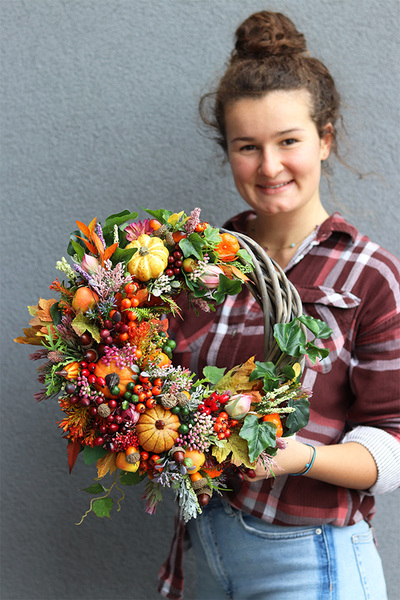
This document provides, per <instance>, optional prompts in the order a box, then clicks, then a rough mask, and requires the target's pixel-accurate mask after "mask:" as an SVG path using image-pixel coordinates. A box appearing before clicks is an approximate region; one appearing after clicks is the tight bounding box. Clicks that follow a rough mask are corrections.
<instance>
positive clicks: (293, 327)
mask: <svg viewBox="0 0 400 600" xmlns="http://www.w3.org/2000/svg"><path fill="white" fill-rule="evenodd" d="M274 338H275V339H276V341H277V343H278V346H279V348H280V349H281V350H282V352H285V353H286V354H288V355H289V356H301V355H302V354H305V353H306V341H307V340H306V336H305V334H304V332H303V331H302V330H301V329H300V325H299V324H298V322H297V319H293V321H291V322H290V323H276V324H275V325H274Z"/></svg>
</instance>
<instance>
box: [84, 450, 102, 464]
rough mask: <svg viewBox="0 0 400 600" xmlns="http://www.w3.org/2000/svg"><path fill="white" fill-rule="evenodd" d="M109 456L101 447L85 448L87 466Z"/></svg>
mask: <svg viewBox="0 0 400 600" xmlns="http://www.w3.org/2000/svg"><path fill="white" fill-rule="evenodd" d="M106 454H107V450H105V449H104V448H102V447H101V446H93V447H91V446H85V447H84V448H83V460H84V463H85V465H91V464H93V463H95V462H97V461H98V460H99V458H102V457H103V456H105V455H106Z"/></svg>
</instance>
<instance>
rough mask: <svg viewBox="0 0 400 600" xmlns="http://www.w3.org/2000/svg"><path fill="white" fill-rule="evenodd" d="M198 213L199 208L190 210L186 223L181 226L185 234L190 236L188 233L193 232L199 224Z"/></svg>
mask: <svg viewBox="0 0 400 600" xmlns="http://www.w3.org/2000/svg"><path fill="white" fill-rule="evenodd" d="M200 212H201V209H200V208H195V209H193V210H192V212H191V213H190V215H189V218H188V220H187V221H186V223H185V224H184V226H183V228H184V230H185V231H186V233H189V234H190V233H194V232H195V230H196V227H197V225H198V224H199V223H200Z"/></svg>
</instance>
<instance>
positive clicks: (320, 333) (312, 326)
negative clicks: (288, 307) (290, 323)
mask: <svg viewBox="0 0 400 600" xmlns="http://www.w3.org/2000/svg"><path fill="white" fill-rule="evenodd" d="M297 319H298V320H299V321H300V323H303V325H305V326H306V327H307V329H309V330H310V331H311V332H312V333H313V334H314V335H315V337H316V338H318V339H320V340H325V339H326V338H328V337H330V336H331V335H332V333H333V331H332V329H331V328H330V327H329V326H328V325H327V324H326V323H325V321H321V320H320V319H314V317H309V316H308V315H301V316H300V317H297Z"/></svg>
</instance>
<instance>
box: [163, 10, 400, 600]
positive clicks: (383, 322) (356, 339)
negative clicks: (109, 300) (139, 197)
mask: <svg viewBox="0 0 400 600" xmlns="http://www.w3.org/2000/svg"><path fill="white" fill-rule="evenodd" d="M210 98H211V96H210V95H209V96H207V98H205V99H203V101H202V103H201V109H202V113H203V115H204V114H205V108H206V105H207V102H209V100H210ZM212 98H213V107H212V113H213V114H212V117H211V118H208V117H207V119H206V120H207V122H208V123H209V124H210V125H211V126H213V127H214V128H215V130H216V131H217V134H218V142H219V143H220V145H221V146H222V148H223V149H224V150H225V152H226V155H227V158H228V160H229V163H230V166H231V169H232V174H233V177H234V181H235V184H236V187H237V189H238V192H239V193H240V195H241V196H242V198H243V199H244V201H245V202H246V204H247V205H248V207H249V209H248V210H247V211H245V212H243V213H241V214H239V215H237V216H235V217H233V218H231V219H230V221H229V222H228V223H227V225H226V226H227V227H228V228H229V229H231V230H233V231H240V232H244V233H246V234H247V235H249V236H251V237H252V238H253V239H254V240H256V241H257V242H258V243H259V244H260V246H262V247H263V248H265V250H266V251H267V253H268V255H269V256H270V257H271V258H272V259H274V260H275V261H276V262H277V263H278V264H280V265H281V267H283V268H284V270H285V272H286V275H287V277H288V278H289V279H290V280H291V281H292V282H293V284H294V285H295V286H296V288H297V289H298V291H299V293H300V296H301V299H302V302H303V307H304V312H305V313H307V314H309V315H312V316H314V317H317V318H320V319H322V320H324V321H326V322H327V323H328V325H329V326H330V327H331V328H332V330H333V335H332V337H331V338H330V339H329V340H327V342H326V345H327V347H328V348H329V350H330V354H329V357H328V358H327V359H325V360H324V361H323V362H321V363H317V364H316V365H315V366H313V365H311V364H307V365H306V369H305V372H304V376H303V386H304V387H305V388H307V389H309V390H311V392H312V399H311V414H310V421H309V424H308V425H307V426H306V427H305V428H304V429H303V430H302V431H301V432H300V433H299V434H298V435H297V438H296V440H289V441H288V445H287V447H286V448H285V449H284V450H279V451H278V455H277V461H276V462H277V468H276V469H275V472H274V474H275V476H276V477H275V478H272V477H270V476H269V473H268V472H266V471H265V469H264V467H263V466H262V465H260V467H259V468H257V469H256V477H255V479H250V478H248V477H245V478H244V480H243V482H242V484H241V485H239V486H237V487H236V488H235V492H236V493H235V494H226V495H225V497H224V498H223V499H222V500H221V499H215V498H213V499H212V500H211V502H210V504H209V505H208V506H207V507H206V508H205V509H204V510H203V514H202V515H201V516H200V517H199V518H198V519H195V520H192V521H190V522H189V523H188V525H187V531H188V533H189V536H190V541H191V545H192V547H193V549H194V551H195V553H196V559H197V565H198V583H197V590H198V595H197V598H198V600H203V599H208V600H219V599H223V598H224V599H225V598H233V599H235V600H237V599H239V598H240V599H246V600H250V599H259V600H261V599H262V600H265V599H268V600H297V599H298V598H304V599H307V600H314V599H315V600H317V599H323V600H325V599H331V600H333V599H340V600H347V599H353V598H354V599H357V600H359V599H362V598H370V599H372V598H373V599H374V600H379V599H384V598H386V591H385V582H384V578H383V573H382V566H381V562H380V559H379V556H378V554H377V550H376V547H375V543H374V538H373V533H372V529H371V526H370V520H371V518H372V516H373V514H374V495H375V494H380V493H385V492H389V491H391V490H393V489H395V488H396V487H397V486H398V485H399V474H398V467H397V465H398V464H399V463H398V461H399V460H400V445H399V438H400V435H399V428H398V422H399V418H398V416H399V415H398V406H399V405H398V390H399V385H398V383H399V378H398V366H399V362H398V356H399V338H400V336H399V329H400V328H399V307H400V292H399V287H400V285H399V284H400V277H399V263H398V261H397V260H396V259H395V258H394V257H393V256H391V255H390V254H389V253H388V252H387V251H385V250H384V249H382V248H380V247H379V246H378V245H377V244H375V243H373V242H371V241H370V240H369V239H368V238H367V237H366V236H363V235H361V234H360V233H359V232H358V231H357V229H356V228H355V227H354V226H353V225H350V224H349V223H348V222H346V221H345V220H344V219H343V217H342V216H341V215H340V214H338V213H334V214H333V215H331V216H329V214H328V213H327V212H326V210H325V208H324V206H323V204H322V202H321V198H320V194H319V183H320V177H321V169H322V168H323V163H324V161H325V160H326V159H327V158H328V156H329V155H330V154H331V153H332V152H333V153H336V152H337V144H336V139H337V137H336V124H337V121H338V118H339V94H338V92H337V90H336V87H335V84H334V81H333V79H332V77H331V76H330V74H329V72H328V70H327V69H326V67H325V66H324V65H323V64H322V63H321V62H320V61H318V60H317V59H315V58H312V57H310V56H309V54H308V52H307V50H306V45H305V40H304V36H303V35H302V34H301V33H299V32H298V31H297V30H296V28H295V26H294V25H293V23H292V22H291V21H290V20H289V19H288V18H286V17H285V16H283V15H281V14H279V13H270V12H266V11H264V12H260V13H257V14H255V15H252V16H251V17H249V18H248V19H247V20H246V21H245V22H244V23H243V24H242V25H241V26H240V27H239V28H238V30H237V32H236V45H235V49H234V51H233V53H232V57H231V62H230V64H229V66H228V69H227V71H226V73H225V75H224V76H223V78H222V79H221V81H220V84H219V87H218V90H217V92H216V94H215V96H212ZM184 311H185V312H184V315H183V316H184V320H183V321H181V320H179V321H176V322H172V323H171V327H172V329H173V330H174V331H175V339H176V341H177V348H176V350H175V357H176V359H177V361H178V362H180V363H181V364H182V365H184V366H187V367H190V368H191V369H192V370H193V371H195V372H198V373H201V372H202V369H203V367H204V366H205V365H210V364H214V365H217V366H219V367H226V368H231V367H233V366H234V365H236V364H240V363H241V362H243V361H244V360H246V359H247V358H249V357H250V356H252V355H256V357H257V359H258V360H262V343H263V326H262V315H261V313H260V309H259V307H258V305H257V304H256V302H255V300H254V299H253V297H252V296H251V294H250V293H249V292H248V291H247V290H246V291H243V292H242V293H241V294H239V295H238V296H237V297H233V298H231V297H229V298H228V300H226V302H225V303H224V305H223V306H222V307H219V308H218V310H217V312H216V313H211V314H203V315H201V316H200V317H195V316H192V314H191V312H190V311H189V310H185V309H184ZM396 361H397V362H396ZM396 369H397V371H396ZM396 373H397V374H396ZM310 464H311V465H312V466H311V467H309V465H310ZM306 465H307V467H306ZM179 533H182V525H181V527H180V529H179V530H178V532H177V535H176V538H175V543H174V546H173V553H172V556H174V557H175V559H176V558H177V556H180V552H179V550H180V547H179V542H180V541H181V538H180V537H179ZM177 573H178V576H177ZM160 575H161V579H162V583H161V585H160V590H161V593H162V594H163V595H165V596H167V597H169V598H178V597H180V593H179V589H180V581H179V569H178V571H175V572H173V564H172V561H171V559H170V560H169V562H168V563H167V564H166V565H165V566H164V567H163V569H162V571H161V574H160Z"/></svg>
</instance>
